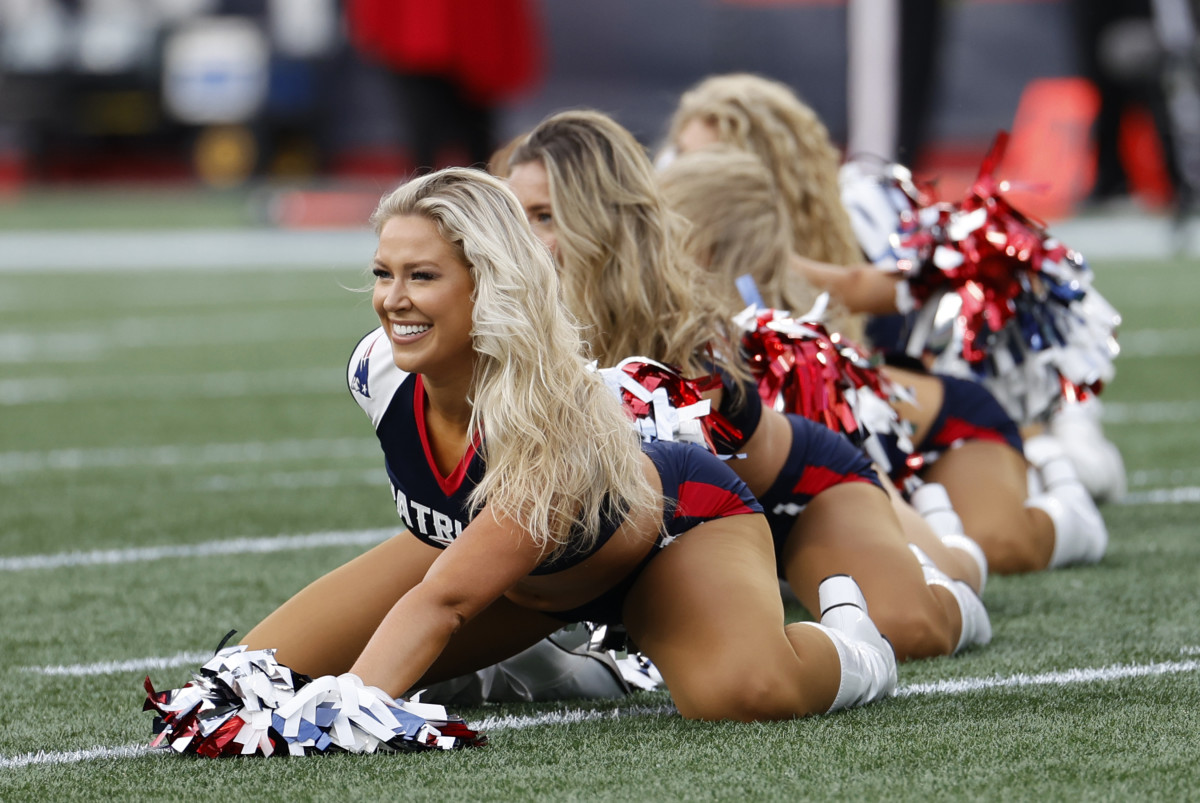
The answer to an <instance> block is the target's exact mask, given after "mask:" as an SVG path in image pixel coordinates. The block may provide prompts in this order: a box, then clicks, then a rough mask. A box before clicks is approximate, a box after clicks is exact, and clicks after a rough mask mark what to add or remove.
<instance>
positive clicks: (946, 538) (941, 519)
mask: <svg viewBox="0 0 1200 803" xmlns="http://www.w3.org/2000/svg"><path fill="white" fill-rule="evenodd" d="M909 501H910V502H911V503H912V506H913V507H914V508H915V509H916V511H917V512H918V513H920V514H921V517H922V518H923V519H925V521H927V522H928V523H929V526H930V528H931V529H932V530H933V532H934V534H936V535H937V537H938V538H939V539H940V540H941V542H942V543H943V544H945V545H946V546H947V547H948V548H950V549H959V550H962V551H963V552H966V553H967V554H968V555H969V556H970V557H971V559H972V560H974V561H975V564H976V565H977V566H978V567H979V593H980V594H982V593H983V589H984V587H985V586H986V585H987V576H988V562H987V556H986V555H984V554H983V549H982V548H980V546H979V544H978V542H976V540H975V539H974V538H971V537H970V536H969V535H966V534H964V532H963V523H962V519H960V518H959V517H958V514H957V513H956V512H954V505H953V504H951V502H950V495H949V494H947V493H946V488H945V487H944V486H943V485H942V484H941V483H937V482H926V483H922V484H921V485H920V486H919V487H918V488H917V489H916V490H915V491H913V492H912V493H911V494H909Z"/></svg>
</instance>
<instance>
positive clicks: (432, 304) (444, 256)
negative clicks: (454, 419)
mask: <svg viewBox="0 0 1200 803" xmlns="http://www.w3.org/2000/svg"><path fill="white" fill-rule="evenodd" d="M372 272H373V273H374V274H375V289H374V293H373V294H372V305H373V306H374V307H375V314H376V315H378V316H379V322H380V323H381V324H383V329H384V331H385V332H386V333H387V336H388V339H389V340H390V341H391V344H392V359H393V360H394V361H395V363H396V366H397V367H398V368H400V369H401V370H403V371H408V372H410V373H420V374H425V375H426V376H430V377H437V378H438V379H443V380H452V379H455V378H456V377H458V375H465V376H466V377H469V376H470V373H471V371H472V367H473V365H474V347H473V344H472V341H471V312H472V310H473V309H474V306H475V305H474V302H473V301H472V300H471V296H472V293H473V292H474V290H475V280H474V279H473V278H472V277H471V271H470V269H469V268H468V267H467V266H466V265H465V264H464V263H463V261H462V259H460V258H459V256H458V252H457V251H456V250H455V248H454V247H453V246H451V245H450V243H448V242H446V240H445V239H443V238H442V236H441V234H440V233H439V232H438V230H437V227H436V226H435V225H434V223H433V222H432V221H430V220H428V219H426V218H424V217H420V216H417V215H400V216H397V217H393V218H391V219H390V220H388V221H387V222H386V223H384V224H383V228H382V229H380V231H379V247H378V248H377V249H376V251H375V262H374V265H373V267H372ZM459 378H460V377H459Z"/></svg>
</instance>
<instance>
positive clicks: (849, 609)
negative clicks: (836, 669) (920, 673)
mask: <svg viewBox="0 0 1200 803" xmlns="http://www.w3.org/2000/svg"><path fill="white" fill-rule="evenodd" d="M817 595H818V598H819V600H820V603H821V623H820V624H817V623H815V622H804V624H806V625H809V626H810V627H815V628H817V629H819V630H820V631H821V632H822V633H824V634H825V635H826V636H827V637H828V638H829V640H830V641H832V642H833V646H834V647H835V648H836V649H837V653H838V660H839V661H840V662H841V667H842V679H841V682H840V683H839V684H838V691H837V696H835V697H834V699H833V705H831V706H829V711H828V712H826V713H831V712H833V711H839V710H841V709H843V708H851V707H853V706H857V705H865V704H866V703H870V702H874V701H875V700H880V699H882V698H884V697H887V696H888V695H890V694H891V693H892V692H893V691H894V690H895V688H896V653H895V652H894V651H893V650H892V645H891V644H889V643H888V641H887V639H885V638H884V637H883V636H881V635H880V634H879V630H878V629H877V628H876V627H875V623H874V622H872V621H871V618H870V617H869V616H867V601H866V600H865V599H863V595H862V591H861V590H860V589H859V587H858V583H856V582H854V579H853V578H852V577H850V576H849V575H846V574H835V575H833V576H831V577H826V578H825V579H824V580H822V581H821V585H820V586H818V588H817Z"/></svg>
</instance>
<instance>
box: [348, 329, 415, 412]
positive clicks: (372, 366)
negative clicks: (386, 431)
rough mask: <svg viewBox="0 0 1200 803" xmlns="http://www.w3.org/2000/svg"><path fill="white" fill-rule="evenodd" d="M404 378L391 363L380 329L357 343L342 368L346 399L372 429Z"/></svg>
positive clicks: (388, 348) (385, 336)
mask: <svg viewBox="0 0 1200 803" xmlns="http://www.w3.org/2000/svg"><path fill="white" fill-rule="evenodd" d="M408 376H409V374H408V373H406V372H404V371H401V370H400V369H399V368H397V367H396V363H395V362H393V361H392V349H391V344H390V343H389V342H388V339H387V335H386V334H385V333H384V331H383V327H379V328H378V329H376V330H375V331H373V332H370V333H369V334H367V335H366V336H365V337H364V338H363V339H362V340H360V341H358V345H357V346H355V347H354V352H353V353H352V354H351V355H350V361H349V363H348V364H347V365H346V385H347V387H349V389H350V395H351V396H353V397H354V401H356V402H358V406H359V407H361V408H362V409H363V412H365V413H366V414H367V415H368V416H369V417H370V419H371V423H373V424H374V425H375V426H376V427H378V426H379V422H380V421H381V420H382V419H383V414H384V413H385V412H387V409H388V406H389V405H390V404H391V401H392V397H393V396H394V395H395V393H396V390H397V389H398V388H399V387H400V386H401V385H402V384H403V383H404V380H405V379H407V378H408Z"/></svg>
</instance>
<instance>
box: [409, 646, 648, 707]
mask: <svg viewBox="0 0 1200 803" xmlns="http://www.w3.org/2000/svg"><path fill="white" fill-rule="evenodd" d="M573 636H574V634H573V633H571V632H568V631H564V630H560V631H558V632H557V633H554V634H551V635H550V636H549V637H547V638H544V639H542V640H541V641H539V642H537V643H536V644H534V645H533V646H532V647H529V648H528V649H526V650H524V651H522V652H519V653H517V654H516V655H514V656H513V657H511V658H507V659H505V660H503V661H501V662H500V663H498V664H493V665H492V666H489V667H487V668H485V669H481V670H479V671H478V672H475V673H472V674H470V675H463V676H462V677H458V678H453V679H451V680H447V681H443V682H441V683H435V684H433V685H432V686H430V687H429V688H427V689H425V690H423V691H422V692H421V695H420V700H421V702H426V703H439V704H441V705H460V706H461V705H480V704H482V703H485V702H490V703H528V702H541V701H545V700H566V699H573V698H577V697H578V698H582V699H592V700H615V699H620V698H622V697H626V696H628V695H629V693H630V691H631V688H630V685H629V683H628V681H627V680H626V679H625V677H624V675H623V673H622V671H621V667H620V666H618V664H617V662H616V660H615V659H614V658H613V656H612V655H610V654H609V653H608V652H606V651H604V650H598V649H592V648H591V647H590V646H589V645H588V644H587V642H586V634H585V633H584V634H581V636H582V638H583V639H584V642H583V643H582V644H578V645H576V643H575V642H577V641H579V637H573Z"/></svg>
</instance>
